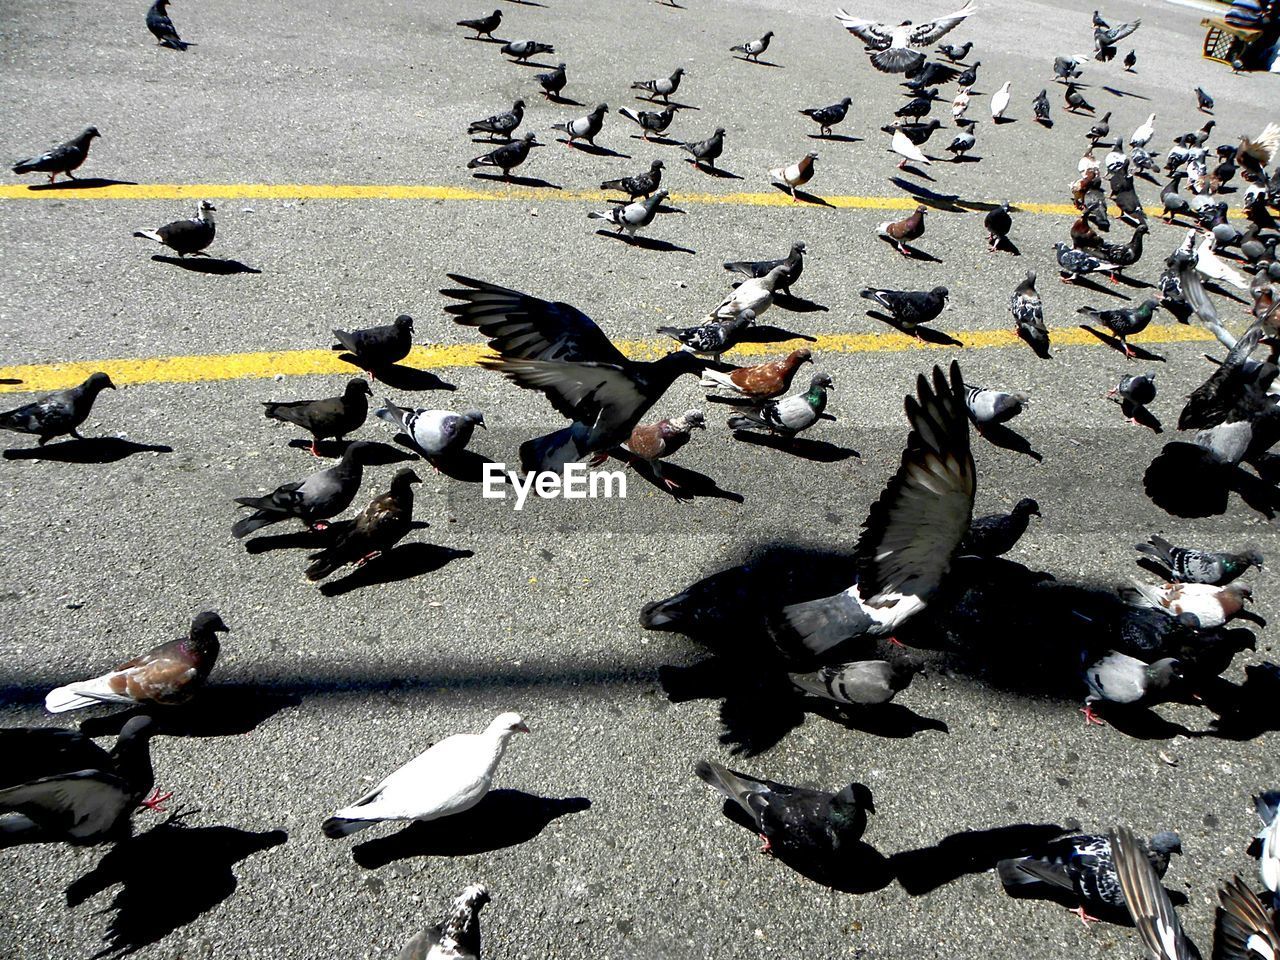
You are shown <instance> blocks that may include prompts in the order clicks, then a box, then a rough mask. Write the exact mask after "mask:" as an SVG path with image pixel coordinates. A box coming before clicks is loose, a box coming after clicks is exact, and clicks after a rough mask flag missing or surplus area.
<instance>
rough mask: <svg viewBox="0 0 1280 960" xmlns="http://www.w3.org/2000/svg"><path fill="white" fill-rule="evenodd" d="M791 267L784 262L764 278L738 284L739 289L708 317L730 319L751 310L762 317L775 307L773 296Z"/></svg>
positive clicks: (717, 306) (755, 278) (754, 278)
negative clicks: (770, 308)
mask: <svg viewBox="0 0 1280 960" xmlns="http://www.w3.org/2000/svg"><path fill="white" fill-rule="evenodd" d="M789 271H790V267H789V266H788V264H787V263H786V261H783V262H782V263H779V264H778V265H777V266H776V267H774V268H773V269H772V270H770V271H769V272H768V273H766V274H765V275H764V276H763V277H752V278H751V279H750V280H744V281H743V282H742V283H740V284H738V288H737V289H736V290H734V291H733V292H732V293H731V294H729V295H728V296H727V297H725V298H724V299H723V300H721V301H720V303H719V304H718V305H716V306H715V307H714V308H713V309H712V310H711V311H710V312H709V313H708V314H707V317H708V318H711V317H719V318H721V319H728V318H730V317H735V316H737V315H738V314H739V313H742V312H743V311H744V310H750V311H751V312H752V313H754V314H755V315H756V317H761V316H763V315H764V312H765V311H766V310H768V309H769V307H771V306H772V305H773V294H774V291H775V290H777V288H778V286H779V284H781V283H782V281H783V280H784V279H785V278H786V276H787V274H788V272H789Z"/></svg>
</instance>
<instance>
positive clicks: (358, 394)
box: [262, 377, 373, 457]
mask: <svg viewBox="0 0 1280 960" xmlns="http://www.w3.org/2000/svg"><path fill="white" fill-rule="evenodd" d="M370 396H373V391H372V390H370V389H369V384H368V383H367V382H366V381H364V380H362V379H361V378H359V377H356V378H354V379H352V380H348V381H347V388H346V389H345V390H344V391H343V392H342V396H340V397H329V398H327V399H325V400H295V401H293V402H292V403H263V405H262V406H263V411H262V412H263V413H264V414H266V416H267V419H269V420H279V421H280V422H281V423H292V424H296V425H297V426H299V427H301V428H302V429H303V430H306V431H307V432H308V433H310V434H311V438H312V439H311V452H312V453H313V454H315V455H316V456H317V457H318V456H320V451H319V450H317V449H316V443H317V442H319V441H320V440H323V439H324V438H325V437H332V438H334V439H335V440H338V441H341V440H344V439H346V436H347V434H348V433H351V432H352V431H353V430H359V429H360V427H362V426H363V425H364V420H365V417H367V416H368V415H369V404H368V402H367V401H366V400H365V397H370Z"/></svg>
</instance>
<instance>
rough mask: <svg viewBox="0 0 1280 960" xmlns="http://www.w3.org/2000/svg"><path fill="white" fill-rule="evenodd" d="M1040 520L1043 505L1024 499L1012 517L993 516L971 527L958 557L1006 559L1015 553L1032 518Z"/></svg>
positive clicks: (1008, 515) (996, 514) (961, 543)
mask: <svg viewBox="0 0 1280 960" xmlns="http://www.w3.org/2000/svg"><path fill="white" fill-rule="evenodd" d="M1038 516H1040V504H1038V503H1036V502H1035V501H1034V500H1032V499H1031V498H1030V497H1023V498H1022V499H1021V500H1019V501H1018V502H1017V503H1015V504H1014V505H1013V510H1012V511H1011V512H1009V513H993V514H990V515H988V516H985V517H978V518H977V519H976V520H974V521H973V523H972V524H970V525H969V532H968V533H967V534H965V537H964V539H963V540H961V541H960V546H959V547H958V548H957V549H956V554H957V555H958V556H961V557H1003V556H1004V555H1005V554H1006V553H1008V552H1009V551H1010V550H1012V549H1013V548H1014V547H1015V546H1017V543H1018V541H1019V540H1021V539H1022V535H1023V534H1024V533H1026V532H1027V525H1028V524H1029V523H1030V522H1031V518H1032V517H1038Z"/></svg>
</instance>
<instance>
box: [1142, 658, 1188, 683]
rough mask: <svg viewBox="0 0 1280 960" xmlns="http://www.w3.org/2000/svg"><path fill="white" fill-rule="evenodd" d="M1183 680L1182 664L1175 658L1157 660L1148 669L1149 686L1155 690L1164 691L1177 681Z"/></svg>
mask: <svg viewBox="0 0 1280 960" xmlns="http://www.w3.org/2000/svg"><path fill="white" fill-rule="evenodd" d="M1181 679H1182V662H1181V661H1180V660H1177V659H1175V658H1173V657H1165V658H1164V659H1163V660H1157V661H1156V662H1155V663H1153V664H1151V665H1149V666H1148V667H1147V685H1148V686H1149V687H1150V688H1151V689H1153V690H1163V689H1165V688H1166V687H1167V686H1169V685H1170V684H1171V683H1173V682H1174V681H1175V680H1181Z"/></svg>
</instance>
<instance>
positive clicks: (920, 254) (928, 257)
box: [876, 237, 942, 263]
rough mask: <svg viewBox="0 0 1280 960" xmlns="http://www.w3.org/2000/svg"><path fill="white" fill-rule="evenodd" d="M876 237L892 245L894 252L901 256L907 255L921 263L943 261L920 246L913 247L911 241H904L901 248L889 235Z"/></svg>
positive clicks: (909, 258) (908, 257)
mask: <svg viewBox="0 0 1280 960" xmlns="http://www.w3.org/2000/svg"><path fill="white" fill-rule="evenodd" d="M876 239H878V240H879V241H880V242H881V243H884V244H887V245H888V246H890V247H892V248H893V250H894V252H896V253H897V254H898V255H899V256H903V257H906V258H907V259H908V260H918V261H920V262H921V263H941V262H942V261H941V260H939V259H938V258H937V257H935V256H934V255H933V254H932V253H925V251H923V250H921V249H920V248H919V247H913V246H912V245H911V244H909V243H904V244H902V248H899V247H898V245H897V244H896V243H894V242H893V241H892V240H890V239H889V238H888V237H877V238H876ZM903 249H905V250H906V252H905V253H904V252H903Z"/></svg>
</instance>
